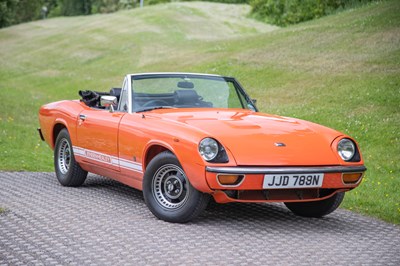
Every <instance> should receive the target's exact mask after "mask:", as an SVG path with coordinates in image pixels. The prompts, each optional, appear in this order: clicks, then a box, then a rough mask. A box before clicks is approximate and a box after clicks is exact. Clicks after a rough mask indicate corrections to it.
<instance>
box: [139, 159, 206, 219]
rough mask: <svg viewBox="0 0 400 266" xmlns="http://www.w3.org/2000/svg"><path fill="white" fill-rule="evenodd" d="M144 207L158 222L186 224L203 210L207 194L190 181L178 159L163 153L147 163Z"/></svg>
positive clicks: (144, 181) (144, 183)
mask: <svg viewBox="0 0 400 266" xmlns="http://www.w3.org/2000/svg"><path fill="white" fill-rule="evenodd" d="M143 196H144V199H145V202H146V205H147V207H148V208H149V209H150V211H151V212H152V213H153V214H154V215H155V216H156V217H158V218H159V219H162V220H164V221H167V222H173V223H185V222H188V221H190V220H192V219H194V218H196V217H197V216H198V215H199V214H200V213H201V212H202V211H203V210H204V209H205V208H206V207H207V203H208V200H209V195H207V194H204V193H201V192H200V191H198V190H196V189H195V188H194V187H193V186H192V185H191V184H190V182H189V180H188V178H187V177H186V174H185V172H184V171H183V169H182V167H181V165H180V163H179V161H178V159H177V158H176V157H175V155H173V154H172V153H170V152H162V153H160V154H158V155H157V156H155V157H154V158H153V160H151V162H150V163H149V165H148V167H147V169H146V173H145V175H144V180H143Z"/></svg>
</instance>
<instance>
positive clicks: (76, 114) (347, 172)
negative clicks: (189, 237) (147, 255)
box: [39, 73, 366, 222]
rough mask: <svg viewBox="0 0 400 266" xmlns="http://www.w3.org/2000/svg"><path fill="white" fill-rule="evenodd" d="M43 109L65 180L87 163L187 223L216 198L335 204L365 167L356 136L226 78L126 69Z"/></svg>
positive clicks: (87, 168) (81, 175)
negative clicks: (264, 108) (103, 89)
mask: <svg viewBox="0 0 400 266" xmlns="http://www.w3.org/2000/svg"><path fill="white" fill-rule="evenodd" d="M79 94H80V95H81V97H82V99H81V100H68V101H60V102H54V103H50V104H46V105H44V106H42V107H41V108H40V114H39V119H40V127H41V128H40V129H39V133H40V136H41V138H42V139H43V140H45V141H46V142H47V143H48V144H49V146H50V147H51V148H52V149H54V166H55V172H56V176H57V178H58V180H59V182H60V183H61V184H62V185H64V186H79V185H81V184H82V183H83V182H84V181H85V179H86V176H87V173H88V172H92V173H96V174H99V175H103V176H107V177H110V178H112V179H115V180H118V181H120V182H122V183H124V184H127V185H129V186H132V187H134V188H136V189H139V190H142V191H143V195H144V199H145V202H146V204H147V206H148V208H149V209H150V210H151V212H152V213H153V214H154V215H155V216H157V217H158V218H160V219H163V220H165V221H169V222H187V221H190V220H192V219H194V218H195V217H196V216H197V215H199V214H200V213H201V212H202V211H203V210H204V208H205V207H206V206H207V203H208V200H209V198H210V195H211V196H212V197H213V198H214V200H215V201H216V202H219V203H227V202H284V203H285V205H286V206H287V207H288V208H289V209H290V210H291V211H292V212H293V213H295V214H297V215H301V216H308V217H321V216H324V215H326V214H329V213H331V212H332V211H334V210H335V209H336V208H337V207H338V206H339V205H340V203H341V202H342V200H343V197H344V193H345V192H346V191H349V190H351V189H353V188H355V187H356V186H358V184H359V183H360V181H361V179H362V176H363V173H364V171H365V170H366V168H365V167H364V164H363V160H362V158H361V154H360V151H359V148H358V146H357V143H356V142H355V141H354V140H353V139H352V138H351V137H349V136H347V135H345V134H343V133H340V132H338V131H335V130H332V129H329V128H326V127H323V126H320V125H317V124H314V123H311V122H307V121H303V120H299V119H294V118H288V117H281V116H276V115H269V114H264V113H260V112H258V110H257V107H256V106H255V100H252V99H250V98H249V96H248V95H247V94H246V92H245V91H244V89H243V88H242V87H241V86H240V84H239V83H238V82H237V81H236V80H235V79H234V78H232V77H223V76H217V75H205V74H190V73H147V74H133V75H127V76H126V77H125V79H124V82H123V86H122V88H120V89H116V88H114V89H111V91H110V92H109V93H100V92H94V91H80V92H79Z"/></svg>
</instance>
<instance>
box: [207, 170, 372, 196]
mask: <svg viewBox="0 0 400 266" xmlns="http://www.w3.org/2000/svg"><path fill="white" fill-rule="evenodd" d="M366 170H367V169H366V167H365V166H364V165H357V166H318V167H206V179H207V183H208V185H209V186H210V188H211V189H212V190H214V193H213V196H214V199H215V200H216V201H217V202H220V203H225V202H234V201H236V202H291V201H315V200H322V199H325V198H328V197H330V196H332V195H334V194H335V193H337V192H341V191H348V190H351V189H353V188H355V187H357V186H358V185H359V184H360V182H361V179H362V174H363V173H364V172H365V171H366ZM312 173H323V174H324V179H323V183H322V186H321V187H318V188H282V189H265V188H263V183H264V177H265V175H285V174H299V175H301V174H312ZM347 173H360V174H361V177H360V178H359V180H358V181H357V182H355V183H351V184H348V183H345V182H344V181H343V174H347ZM223 174H234V175H242V176H243V180H242V181H241V182H240V183H239V184H237V185H233V186H232V185H222V184H221V183H220V182H219V181H218V175H223Z"/></svg>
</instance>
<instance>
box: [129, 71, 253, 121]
mask: <svg viewBox="0 0 400 266" xmlns="http://www.w3.org/2000/svg"><path fill="white" fill-rule="evenodd" d="M152 78H157V79H162V78H182V79H184V78H189V79H190V78H193V79H196V78H198V79H209V80H218V81H220V80H221V79H223V80H225V82H230V83H232V84H233V86H234V88H235V90H236V92H237V93H240V94H241V95H242V96H243V97H244V99H245V101H246V102H245V103H242V105H251V106H252V107H253V110H254V112H258V109H257V106H256V105H255V104H254V102H253V100H252V99H251V98H250V97H249V95H248V94H247V93H246V91H245V90H244V88H243V87H242V86H241V85H240V83H239V82H238V81H237V80H236V79H235V78H234V77H228V76H220V75H213V74H200V73H184V72H179V73H178V72H159V73H140V74H129V75H127V76H126V78H125V79H126V80H125V81H127V83H128V84H126V85H127V86H125V88H127V89H128V95H129V96H128V102H129V111H128V112H129V113H139V112H145V111H151V110H154V109H164V108H168V107H166V106H165V107H162V106H161V108H149V109H148V110H147V109H143V110H142V109H139V110H134V108H133V104H134V102H133V99H132V98H133V97H132V90H133V88H132V82H133V81H135V80H141V79H152ZM237 97H238V98H239V100H240V101H241V102H242V98H241V97H240V96H239V95H238V96H237ZM210 108H217V107H210ZM179 109H180V108H179ZM182 109H183V108H182ZM227 109H230V108H227ZM244 109H245V108H244ZM248 110H250V109H248Z"/></svg>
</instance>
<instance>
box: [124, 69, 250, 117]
mask: <svg viewBox="0 0 400 266" xmlns="http://www.w3.org/2000/svg"><path fill="white" fill-rule="evenodd" d="M131 82H132V105H133V106H132V110H133V111H134V112H140V111H147V110H152V109H157V108H241V109H250V110H253V111H255V110H256V109H255V107H254V105H253V104H252V103H251V101H250V100H249V98H248V96H247V95H246V94H245V92H244V91H243V89H242V88H241V87H240V85H239V84H238V83H237V82H236V81H235V79H233V78H225V77H219V76H202V75H194V74H154V75H151V74H150V75H141V76H132V79H131Z"/></svg>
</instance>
